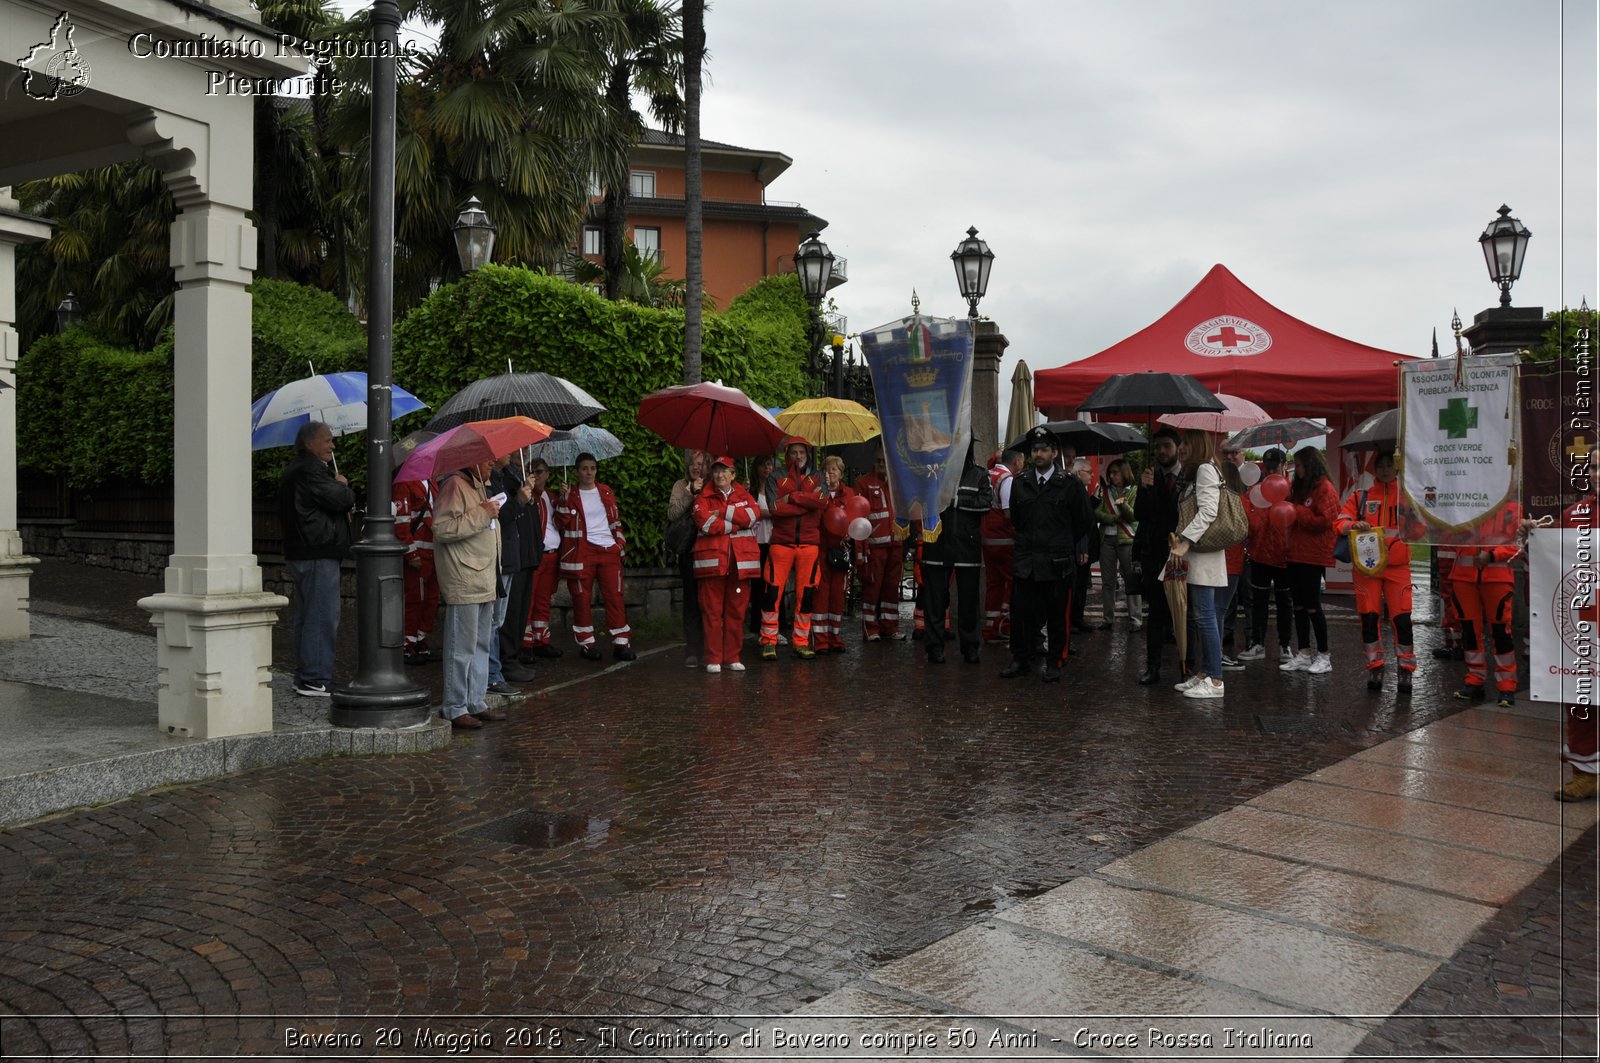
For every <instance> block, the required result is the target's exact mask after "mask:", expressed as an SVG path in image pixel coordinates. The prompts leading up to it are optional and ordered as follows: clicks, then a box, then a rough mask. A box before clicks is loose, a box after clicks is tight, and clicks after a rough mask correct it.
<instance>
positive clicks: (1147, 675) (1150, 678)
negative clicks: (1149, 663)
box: [1139, 668, 1161, 687]
mask: <svg viewBox="0 0 1600 1063" xmlns="http://www.w3.org/2000/svg"><path fill="white" fill-rule="evenodd" d="M1159 682H1161V670H1160V669H1158V668H1146V669H1145V670H1144V675H1142V676H1140V677H1139V685H1140V686H1142V687H1150V686H1155V685H1156V684H1157V683H1159Z"/></svg>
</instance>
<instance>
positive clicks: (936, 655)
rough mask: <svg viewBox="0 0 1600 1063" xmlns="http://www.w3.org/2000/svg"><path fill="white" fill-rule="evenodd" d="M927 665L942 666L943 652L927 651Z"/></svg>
mask: <svg viewBox="0 0 1600 1063" xmlns="http://www.w3.org/2000/svg"><path fill="white" fill-rule="evenodd" d="M928 663H929V664H943V663H944V651H943V650H929V651H928Z"/></svg>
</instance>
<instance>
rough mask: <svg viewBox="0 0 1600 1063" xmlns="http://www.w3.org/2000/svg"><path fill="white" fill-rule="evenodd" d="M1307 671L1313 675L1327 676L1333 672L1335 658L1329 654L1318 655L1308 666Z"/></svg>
mask: <svg viewBox="0 0 1600 1063" xmlns="http://www.w3.org/2000/svg"><path fill="white" fill-rule="evenodd" d="M1306 671H1308V672H1310V673H1311V674H1312V675H1327V674H1328V673H1329V672H1331V671H1333V656H1332V655H1331V654H1327V653H1319V654H1317V655H1316V657H1314V658H1313V659H1312V661H1311V663H1310V664H1308V665H1306Z"/></svg>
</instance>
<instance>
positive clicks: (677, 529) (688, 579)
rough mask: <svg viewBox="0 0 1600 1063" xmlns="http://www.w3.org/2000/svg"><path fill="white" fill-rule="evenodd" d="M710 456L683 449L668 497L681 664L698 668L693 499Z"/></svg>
mask: <svg viewBox="0 0 1600 1063" xmlns="http://www.w3.org/2000/svg"><path fill="white" fill-rule="evenodd" d="M710 460H711V456H710V455H709V454H707V453H706V452H705V451H703V450H689V451H685V452H684V473H683V479H681V480H679V481H678V482H677V483H675V484H673V485H672V493H671V494H670V495H668V496H667V531H666V541H667V551H668V552H669V553H671V554H674V555H675V556H674V557H672V558H671V561H672V563H673V564H675V565H677V566H678V576H679V578H680V579H682V581H683V645H684V656H683V666H684V667H685V668H698V667H700V658H702V657H704V656H705V649H706V640H705V628H704V624H703V622H702V619H701V616H700V596H699V594H698V593H696V590H695V571H694V540H695V520H694V500H695V498H696V497H697V496H699V494H700V492H701V491H704V490H705V488H706V476H707V474H708V473H709V472H710V468H709V467H708V466H709V462H710Z"/></svg>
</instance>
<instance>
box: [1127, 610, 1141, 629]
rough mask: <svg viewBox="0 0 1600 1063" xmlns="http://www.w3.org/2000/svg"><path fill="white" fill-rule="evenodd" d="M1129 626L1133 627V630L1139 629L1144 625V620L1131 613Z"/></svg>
mask: <svg viewBox="0 0 1600 1063" xmlns="http://www.w3.org/2000/svg"><path fill="white" fill-rule="evenodd" d="M1128 626H1129V627H1131V628H1133V630H1135V631H1138V630H1139V629H1140V628H1142V627H1144V621H1143V620H1140V619H1139V617H1138V616H1137V615H1135V614H1133V613H1129V614H1128Z"/></svg>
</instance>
